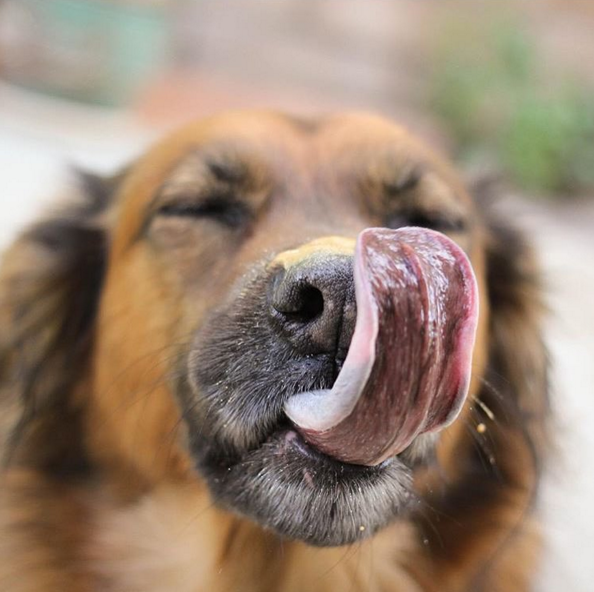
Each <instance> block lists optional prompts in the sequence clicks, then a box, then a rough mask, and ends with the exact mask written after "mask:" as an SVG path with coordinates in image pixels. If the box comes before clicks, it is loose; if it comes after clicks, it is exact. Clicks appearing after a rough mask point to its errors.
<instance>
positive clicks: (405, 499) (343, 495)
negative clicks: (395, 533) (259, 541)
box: [194, 426, 432, 546]
mask: <svg viewBox="0 0 594 592" xmlns="http://www.w3.org/2000/svg"><path fill="white" fill-rule="evenodd" d="M430 440H431V439H430V438H424V437H421V438H420V439H419V441H418V442H416V443H415V444H413V445H412V446H411V447H410V449H409V450H408V451H406V453H403V454H401V455H399V456H397V457H393V458H390V459H388V460H386V461H384V462H383V463H381V464H380V465H378V466H374V467H367V466H360V465H350V464H346V463H341V462H339V461H337V460H335V459H333V458H331V457H329V456H326V455H324V454H322V453H321V452H319V451H317V450H316V449H314V448H313V447H311V446H310V445H308V444H307V443H306V442H305V441H304V440H303V439H302V437H301V436H300V435H299V434H298V433H297V432H296V431H295V430H293V429H291V428H290V427H288V426H279V427H278V429H276V430H274V431H273V432H272V433H271V434H270V435H269V436H268V437H267V438H266V439H265V441H263V442H262V443H261V444H260V445H259V446H257V447H255V448H252V449H251V450H248V451H246V452H245V453H243V454H239V455H229V456H224V455H221V454H216V453H215V454H211V455H209V454H208V453H207V452H205V449H204V448H202V449H201V450H200V448H199V447H195V448H194V450H195V453H196V460H197V465H198V469H199V472H200V473H201V475H202V476H203V477H204V478H205V479H206V481H207V483H208V485H209V487H210V490H211V493H212V495H213V499H214V500H215V502H216V503H218V504H219V505H221V506H222V507H224V508H226V509H228V510H231V511H233V512H235V513H238V514H240V515H242V516H245V517H247V518H249V519H251V520H253V521H254V522H256V523H257V524H259V525H260V526H262V527H264V528H267V529H271V530H273V531H275V532H276V533H277V534H278V535H280V536H282V537H284V538H288V539H293V540H300V541H303V542H305V543H307V544H309V545H314V546H340V545H346V544H350V543H353V542H356V541H359V540H361V539H364V538H366V537H368V536H371V535H373V534H374V533H376V532H377V531H378V530H380V529H381V528H383V527H385V526H386V525H388V524H389V523H390V522H392V521H393V520H394V519H395V518H396V517H398V516H400V515H402V514H403V513H405V512H406V511H407V509H408V508H409V507H410V506H411V504H412V503H413V502H414V501H415V499H416V497H415V494H414V493H413V490H412V470H413V466H414V465H415V464H418V463H419V462H420V461H421V459H424V458H426V457H427V451H428V450H429V449H432V443H431V441H430ZM206 450H211V451H212V450H213V446H212V442H211V443H210V446H209V445H207V447H206ZM219 450H220V448H219Z"/></svg>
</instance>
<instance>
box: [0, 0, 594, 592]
mask: <svg viewBox="0 0 594 592" xmlns="http://www.w3.org/2000/svg"><path fill="white" fill-rule="evenodd" d="M27 1H28V2H29V1H30V0H27ZM494 4H495V3H488V2H484V1H482V0H481V1H478V0H477V1H475V2H463V1H458V0H456V1H453V2H451V3H447V7H446V6H445V5H446V3H436V2H418V1H416V0H399V2H397V3H396V2H393V1H392V0H374V2H373V3H370V2H368V0H320V1H319V2H316V3H310V2H303V1H302V0H287V1H286V2H283V3H282V4H281V3H278V2H276V0H259V1H257V2H245V1H243V0H242V1H238V0H220V1H217V2H203V1H196V2H191V1H185V2H182V3H180V5H179V6H180V7H182V8H181V10H182V11H183V13H182V17H181V18H178V19H177V21H176V25H175V36H174V40H175V43H174V45H175V47H174V50H173V57H174V58H175V59H173V60H172V66H171V67H169V68H167V69H165V70H163V71H160V72H158V73H156V75H155V77H154V78H153V79H152V80H150V81H149V82H148V83H147V85H146V87H145V88H144V90H143V92H142V93H140V94H139V95H138V96H137V97H135V99H134V100H133V101H132V102H131V103H130V105H128V108H127V109H119V110H108V109H105V108H99V107H90V106H83V105H81V104H76V103H69V102H65V101H60V100H57V99H50V98H47V97H40V96H39V95H36V94H33V93H30V92H24V91H22V90H18V89H16V88H15V87H14V86H9V85H7V84H5V83H0V171H2V173H1V183H0V185H1V191H2V197H1V198H0V248H3V247H4V246H6V244H7V243H8V242H9V241H10V239H11V238H12V237H13V236H14V234H15V232H16V231H17V229H18V228H20V227H22V226H23V225H24V224H25V223H26V222H27V221H28V220H30V219H31V218H33V217H35V216H36V215H37V214H38V213H39V210H40V209H42V208H43V207H44V206H45V205H46V204H47V203H48V202H49V201H51V198H52V197H53V196H54V195H55V194H56V193H59V190H58V188H59V187H60V186H65V185H66V184H67V180H68V177H67V174H66V172H67V168H68V167H69V166H70V165H81V166H84V167H86V168H90V169H92V170H95V171H99V172H109V171H113V170H115V169H116V168H117V167H118V166H120V165H121V164H123V163H125V162H126V161H127V160H129V159H130V158H132V157H133V156H134V155H135V154H137V153H138V152H140V151H141V150H142V149H143V148H144V147H145V146H146V145H147V144H148V143H149V142H150V141H151V140H152V139H153V138H155V137H157V136H159V135H160V134H161V133H162V132H163V130H165V129H168V128H170V127H172V126H174V125H176V124H177V123H179V122H181V121H183V120H186V119H189V118H191V117H197V116H203V115H205V114H208V113H211V112H214V111H219V110H222V109H228V108H239V107H258V108H261V107H274V108H281V109H284V110H289V111H291V112H295V113H298V114H313V113H323V112H327V111H332V110H338V109H345V108H347V109H353V108H354V109H366V110H373V111H376V112H380V113H383V114H385V115H388V116H390V117H393V118H396V119H398V120H399V121H401V122H404V123H405V124H406V125H407V126H409V127H410V128H411V129H412V130H413V131H414V132H416V133H418V134H420V135H421V136H423V137H424V138H425V139H426V140H428V141H429V142H431V143H432V144H435V145H437V146H439V147H440V148H441V149H442V150H445V151H447V152H451V149H452V139H451V137H450V136H448V133H447V131H446V129H445V128H444V125H443V121H440V120H439V119H438V117H437V116H436V114H435V113H434V112H432V111H431V110H430V109H429V108H428V101H427V95H428V93H429V90H428V86H427V80H428V79H429V77H430V73H431V68H432V67H433V66H434V65H435V64H433V63H432V59H434V57H433V58H432V57H431V56H435V54H431V53H430V47H431V43H430V41H431V39H432V38H433V36H435V35H437V34H438V32H439V31H440V30H441V29H442V28H443V27H442V25H443V24H444V23H447V22H451V20H452V19H454V20H455V21H456V22H459V23H461V24H462V25H464V26H467V27H472V26H474V24H475V23H476V22H478V21H480V20H481V19H482V20H483V21H484V20H485V19H486V20H488V19H489V18H491V16H492V15H493V14H495V12H494V11H495V9H494V8H493V5H494ZM0 5H1V2H0ZM511 5H514V6H515V7H516V8H517V9H518V10H519V12H520V13H521V14H522V18H523V19H525V20H524V21H523V22H524V23H525V24H524V25H523V26H524V27H525V30H526V32H530V34H534V35H535V36H536V37H537V38H538V39H539V40H540V41H541V42H542V52H541V53H540V54H539V58H540V62H541V64H542V65H543V67H544V70H545V73H546V76H547V79H548V78H549V77H550V79H551V80H554V79H555V78H556V77H559V76H561V75H565V74H567V73H576V74H579V76H580V77H582V78H583V79H584V80H590V81H593V82H594V35H592V31H593V30H594V7H593V4H592V2H591V0H563V1H561V0H559V1H553V0H550V1H549V0H541V1H540V2H538V3H526V2H517V3H513V2H503V1H502V2H501V3H497V9H498V10H499V11H503V10H504V9H505V7H509V6H511ZM345 6H348V9H345ZM498 14H499V13H498ZM477 19H478V21H477ZM443 26H445V25H443ZM1 29H2V19H1V15H0V34H1ZM0 62H1V60H0ZM0 73H1V72H0ZM592 197H594V195H589V196H588V195H584V196H582V198H581V199H576V198H572V199H568V198H567V197H566V196H565V195H557V196H554V199H553V198H549V199H548V200H547V199H542V198H539V197H538V196H528V195H520V194H516V195H513V196H511V197H510V198H509V199H506V201H505V202H504V203H503V204H502V207H503V208H506V209H509V211H510V214H511V215H513V216H514V217H517V219H518V221H519V224H520V225H521V226H523V227H525V228H527V229H528V230H529V232H530V234H531V236H532V237H533V240H534V242H535V243H536V245H537V247H538V250H539V253H540V256H541V260H542V263H543V267H544V270H545V278H546V287H547V292H548V301H549V305H550V309H551V315H550V318H549V321H548V325H547V337H548V343H549V346H550V349H551V353H552V356H551V357H552V360H553V383H554V391H555V392H554V405H555V408H556V411H557V419H556V429H555V433H556V435H557V437H558V448H559V452H558V455H557V457H556V458H555V460H554V462H553V463H552V465H551V467H550V469H549V472H548V475H547V487H546V490H545V493H544V499H543V505H542V511H543V514H544V517H545V521H546V528H547V540H548V554H547V558H546V561H545V565H544V569H543V575H542V577H541V582H540V585H539V588H538V591H537V592H558V591H559V590H564V591H567V592H591V591H592V585H591V581H592V580H593V579H594V562H593V561H592V549H594V504H593V502H592V500H594V470H593V468H592V458H593V457H594V419H593V418H594V389H593V388H592V385H593V384H594V306H593V302H594V266H593V265H592V263H591V262H592V261H593V260H594V234H593V233H592V228H594V199H592Z"/></svg>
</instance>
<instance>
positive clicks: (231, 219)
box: [155, 195, 251, 228]
mask: <svg viewBox="0 0 594 592" xmlns="http://www.w3.org/2000/svg"><path fill="white" fill-rule="evenodd" d="M155 216H162V217H169V218H197V219H199V218H212V219H213V220H216V221H217V222H220V223H222V224H224V225H226V226H229V227H231V228H237V227H239V226H241V225H242V224H243V223H244V222H245V221H246V220H247V219H248V218H250V216H251V211H250V209H249V207H248V206H247V204H245V203H244V202H242V201H240V200H239V199H237V198H235V197H228V196H218V195H217V196H211V197H207V198H205V199H202V200H197V199H196V198H180V199H177V200H171V201H169V202H167V203H163V204H161V205H160V206H159V207H158V208H157V209H156V211H155Z"/></svg>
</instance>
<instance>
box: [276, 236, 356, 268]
mask: <svg viewBox="0 0 594 592" xmlns="http://www.w3.org/2000/svg"><path fill="white" fill-rule="evenodd" d="M355 244H356V240H355V239H354V238H347V237H344V236H324V237H321V238H316V239H315V240H313V241H311V242H309V243H306V244H304V245H302V246H300V247H298V248H297V249H290V250H289V251H283V252H282V253H279V254H278V255H277V256H276V257H275V258H274V259H273V260H272V261H271V263H270V265H271V266H272V267H276V266H281V267H283V268H284V269H289V268H290V267H292V266H293V265H296V264H298V263H300V262H302V261H306V260H308V259H310V258H312V257H317V256H320V255H354V253H355Z"/></svg>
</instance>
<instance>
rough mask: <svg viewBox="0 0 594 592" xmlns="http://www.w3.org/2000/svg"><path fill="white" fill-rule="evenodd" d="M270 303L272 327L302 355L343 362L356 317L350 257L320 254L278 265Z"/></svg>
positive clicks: (351, 259)
mask: <svg viewBox="0 0 594 592" xmlns="http://www.w3.org/2000/svg"><path fill="white" fill-rule="evenodd" d="M270 301H271V305H272V306H271V317H272V320H273V322H274V325H275V326H276V327H277V328H278V330H279V331H280V333H281V335H282V337H283V338H284V339H286V340H287V341H289V342H290V343H291V344H292V345H293V346H294V347H295V348H296V349H297V350H298V351H299V352H300V353H303V354H305V355H307V354H321V353H329V354H333V355H334V356H335V357H336V359H337V360H339V361H341V360H344V358H345V357H346V352H347V350H348V347H349V344H350V342H351V338H352V336H353V331H354V328H355V320H356V316H357V309H356V303H355V285H354V281H353V258H352V257H351V256H347V255H323V256H322V255H320V256H315V257H312V258H310V259H308V260H304V261H301V262H299V263H296V264H294V265H292V266H291V267H290V268H289V269H287V270H284V269H281V270H280V271H278V272H277V273H276V274H275V275H274V276H273V277H272V280H271V282H270Z"/></svg>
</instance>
